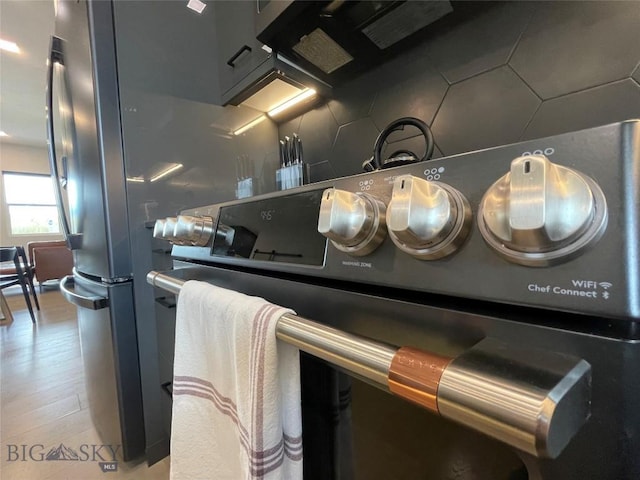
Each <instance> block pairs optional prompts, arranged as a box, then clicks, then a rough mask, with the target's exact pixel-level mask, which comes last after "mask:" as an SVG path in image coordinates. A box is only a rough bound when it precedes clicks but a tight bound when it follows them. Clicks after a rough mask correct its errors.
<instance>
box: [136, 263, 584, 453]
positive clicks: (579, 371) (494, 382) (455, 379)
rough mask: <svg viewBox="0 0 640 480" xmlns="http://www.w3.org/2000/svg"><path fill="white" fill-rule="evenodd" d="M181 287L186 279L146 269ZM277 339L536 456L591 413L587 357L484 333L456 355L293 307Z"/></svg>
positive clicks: (154, 278) (174, 288)
mask: <svg viewBox="0 0 640 480" xmlns="http://www.w3.org/2000/svg"><path fill="white" fill-rule="evenodd" d="M147 282H148V283H149V284H151V285H153V286H155V287H158V288H161V289H163V290H166V291H169V292H171V293H174V294H179V293H180V290H181V288H182V286H183V285H184V283H185V281H184V280H181V279H178V278H174V277H172V276H170V275H167V274H164V273H160V272H155V271H151V272H149V274H148V275H147ZM276 336H277V337H278V339H280V340H282V341H285V342H287V343H290V344H292V345H295V346H297V347H298V348H299V349H300V350H302V351H304V352H307V353H309V354H311V355H314V356H316V357H318V358H321V359H323V360H326V361H327V362H330V363H332V364H334V365H336V366H338V367H341V368H342V369H344V370H346V371H348V372H350V373H351V374H352V375H354V376H356V377H360V378H364V379H366V380H369V381H370V383H374V384H375V385H377V386H379V387H381V388H383V389H385V390H388V391H390V392H391V393H393V394H395V395H397V396H399V397H402V398H404V399H405V400H408V401H410V402H413V403H415V404H417V405H420V406H421V407H424V408H426V409H428V410H431V411H432V412H435V413H437V414H439V415H441V416H442V417H444V418H448V419H450V420H453V421H455V422H458V423H460V424H462V425H465V426H467V427H470V428H472V429H474V430H477V431H480V432H482V433H484V434H486V435H489V436H491V437H493V438H495V439H497V440H500V441H502V442H504V443H506V444H508V445H511V446H513V447H515V448H518V449H520V450H522V451H524V452H527V453H529V454H531V455H533V456H536V457H543V458H556V457H557V456H558V455H560V453H561V452H562V451H563V450H564V448H565V447H566V446H567V445H568V444H569V442H570V441H571V440H572V438H573V437H574V436H575V434H576V433H577V432H578V430H580V428H581V427H582V425H584V423H585V422H586V421H587V420H588V418H589V416H590V415H591V407H590V406H591V365H589V363H587V362H586V361H584V360H582V359H579V358H576V357H573V356H569V355H563V354H559V353H556V352H549V351H546V350H533V349H525V348H522V347H520V346H514V345H510V344H507V343H504V342H501V341H498V340H495V339H492V338H485V339H484V340H482V341H480V342H479V343H478V344H476V345H474V346H473V347H471V348H470V349H468V350H466V351H465V352H463V353H462V354H460V355H458V356H457V357H455V358H450V357H446V356H442V355H439V354H437V353H433V352H428V351H424V350H420V349H417V348H412V347H401V348H398V347H394V346H391V345H387V344H384V343H381V342H378V341H375V340H371V339H368V338H365V337H361V336H358V335H353V334H351V333H347V332H343V331H340V330H338V329H335V328H332V327H328V326H326V325H324V324H322V323H318V322H314V321H312V320H308V319H306V318H302V317H299V316H296V315H292V314H284V315H283V316H282V317H280V319H279V320H278V323H277V326H276Z"/></svg>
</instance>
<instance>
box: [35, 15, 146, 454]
mask: <svg viewBox="0 0 640 480" xmlns="http://www.w3.org/2000/svg"><path fill="white" fill-rule="evenodd" d="M93 7H94V6H93V5H92V6H91V8H87V4H86V3H76V4H73V3H66V4H64V5H61V8H63V11H61V12H58V15H57V18H56V28H55V36H54V37H53V39H52V42H51V53H50V58H49V65H48V71H49V74H48V79H47V80H48V89H47V111H48V118H47V119H48V137H49V158H50V163H51V169H52V172H53V174H54V176H55V177H56V180H57V181H55V182H54V185H55V186H56V188H57V190H58V194H59V196H60V205H62V203H63V202H62V195H61V194H62V192H61V191H60V188H63V189H66V194H67V195H68V203H69V210H68V214H67V212H66V211H65V209H64V208H61V209H60V211H61V218H60V220H61V223H62V227H63V231H64V233H65V237H66V239H67V243H68V245H69V246H70V248H71V249H72V250H73V254H74V273H73V275H72V276H70V277H66V278H64V279H63V280H62V281H61V283H60V290H61V292H62V293H63V295H64V296H65V298H66V299H67V300H68V301H69V302H71V303H73V304H75V305H77V307H78V327H79V332H80V344H81V348H82V358H83V362H84V369H85V379H86V387H87V396H88V400H89V408H90V412H91V418H92V420H93V423H94V426H95V428H96V430H97V431H98V433H99V434H100V437H101V440H102V442H103V443H105V444H110V445H121V446H122V454H123V459H124V460H125V461H127V460H131V459H134V458H136V457H138V456H140V455H142V454H143V453H144V450H145V432H144V417H143V406H142V389H141V380H140V363H139V355H138V341H137V331H136V315H135V306H134V292H133V270H132V251H131V240H130V235H129V228H128V212H127V207H128V205H127V195H126V174H125V170H124V167H123V165H124V161H123V158H124V152H123V142H122V136H121V132H122V128H121V122H120V111H119V95H118V83H117V69H116V60H115V42H114V35H113V26H112V24H110V23H109V22H107V21H104V18H106V17H104V18H103V19H102V20H101V21H98V22H95V21H94V20H95V19H96V17H94V15H93V12H92V10H93ZM95 7H97V8H98V9H100V8H102V7H104V8H110V5H109V3H107V2H104V5H100V2H99V3H97V4H96V5H95ZM103 13H104V12H103ZM106 13H108V12H106Z"/></svg>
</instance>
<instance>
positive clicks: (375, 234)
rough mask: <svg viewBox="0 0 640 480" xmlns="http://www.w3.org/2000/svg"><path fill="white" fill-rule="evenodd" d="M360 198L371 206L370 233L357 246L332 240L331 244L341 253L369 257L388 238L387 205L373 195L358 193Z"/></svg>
mask: <svg viewBox="0 0 640 480" xmlns="http://www.w3.org/2000/svg"><path fill="white" fill-rule="evenodd" d="M356 195H358V196H359V197H361V198H362V199H364V201H365V202H367V203H368V204H369V205H370V206H371V209H372V211H371V218H372V221H371V222H370V223H369V224H368V226H369V232H368V233H367V235H366V236H365V237H364V238H363V239H362V240H360V241H359V242H358V243H356V244H352V245H342V244H340V243H338V242H336V241H335V240H330V242H331V244H332V245H333V246H334V247H336V248H337V249H338V250H340V251H341V252H344V253H347V254H349V255H351V256H354V257H363V256H365V255H369V254H370V253H371V252H373V251H374V250H375V249H376V248H378V247H379V246H380V245H381V244H382V242H383V241H384V239H385V237H386V235H387V234H386V231H387V229H386V228H385V226H386V211H387V207H386V205H385V204H384V203H383V202H382V201H380V200H378V199H377V198H375V197H374V196H372V195H368V194H366V193H362V192H358V193H356Z"/></svg>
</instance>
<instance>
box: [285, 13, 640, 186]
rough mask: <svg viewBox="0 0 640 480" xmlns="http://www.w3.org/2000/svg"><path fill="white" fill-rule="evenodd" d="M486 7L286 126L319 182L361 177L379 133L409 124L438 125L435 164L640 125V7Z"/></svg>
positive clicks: (457, 16) (433, 32)
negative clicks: (404, 120)
mask: <svg viewBox="0 0 640 480" xmlns="http://www.w3.org/2000/svg"><path fill="white" fill-rule="evenodd" d="M463 3H464V2H463ZM482 5H483V6H482V9H481V10H478V11H475V12H474V13H473V14H471V15H470V14H469V12H466V14H465V12H454V13H452V14H451V15H449V16H448V17H445V19H443V20H442V21H440V22H438V23H437V24H434V25H433V26H432V28H430V29H429V30H428V32H427V33H426V35H424V36H422V37H421V38H422V39H421V40H420V43H418V44H416V45H415V46H414V47H413V48H412V49H411V50H410V51H406V52H404V53H403V54H402V55H400V56H398V57H395V58H393V59H392V60H391V61H389V62H387V63H385V64H383V65H381V66H379V67H377V68H376V69H375V70H372V71H369V72H367V73H365V74H364V75H362V76H361V77H358V78H356V79H355V80H353V81H351V82H350V83H348V84H345V85H341V86H340V87H338V88H336V89H335V91H334V95H333V98H332V99H331V100H330V101H328V102H327V104H326V105H323V106H321V107H319V108H318V109H316V110H313V111H311V112H308V113H306V114H304V115H302V116H301V117H298V118H296V119H294V120H292V121H289V122H287V123H286V124H283V125H280V127H279V130H280V136H281V137H282V136H284V135H290V134H291V133H292V132H293V131H299V133H300V136H301V138H302V139H303V141H304V143H305V160H308V161H309V163H311V180H312V181H320V180H325V179H328V178H332V177H338V176H345V175H353V174H356V173H360V172H361V171H362V167H361V166H362V162H363V161H364V160H366V159H367V158H369V157H370V156H371V154H372V150H373V144H374V142H375V139H376V137H377V135H378V133H379V132H380V130H382V129H383V128H384V127H385V126H386V125H387V124H388V123H389V122H391V121H392V120H394V119H396V118H399V117H403V116H414V117H418V118H420V119H422V120H424V121H425V122H427V123H428V124H429V125H430V126H431V128H432V130H433V134H434V138H435V142H436V150H435V154H434V157H435V156H442V155H453V154H457V153H462V152H465V151H470V150H476V149H481V148H488V147H493V146H497V145H502V144H507V143H513V142H517V141H520V140H525V139H532V138H539V137H544V136H548V135H556V134H559V133H563V132H568V131H572V130H580V129H583V128H589V127H594V126H598V125H604V124H607V123H612V122H617V121H621V120H626V119H629V118H640V48H638V45H640V4H639V3H638V2H636V1H631V2H609V1H575V2H486V3H483V4H482ZM297 129H298V130H297ZM416 133H417V131H416ZM405 137H407V135H405ZM390 140H391V141H393V142H394V143H393V146H392V147H390V148H389V149H388V151H389V152H390V151H392V149H393V150H398V149H401V148H406V149H410V150H412V151H415V152H416V153H417V154H420V151H416V150H420V148H422V143H423V142H422V139H421V138H419V137H415V136H413V137H411V138H402V137H401V136H397V135H396V136H395V137H391V138H390Z"/></svg>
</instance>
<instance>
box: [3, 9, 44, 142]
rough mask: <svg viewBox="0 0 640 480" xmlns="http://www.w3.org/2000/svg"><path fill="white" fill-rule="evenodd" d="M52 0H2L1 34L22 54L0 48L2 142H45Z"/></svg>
mask: <svg viewBox="0 0 640 480" xmlns="http://www.w3.org/2000/svg"><path fill="white" fill-rule="evenodd" d="M53 24H54V9H53V0H0V37H2V38H3V39H4V40H9V41H12V42H15V43H17V44H18V46H19V47H20V50H21V52H20V53H19V54H15V53H10V52H7V51H4V50H2V51H0V130H2V131H4V132H6V133H7V134H8V135H9V136H8V137H0V142H2V143H17V144H23V145H31V146H42V147H44V146H45V145H46V124H45V109H44V104H45V84H46V75H47V72H46V60H47V57H48V50H49V42H50V40H51V35H52V34H53V28H54V27H53Z"/></svg>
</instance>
